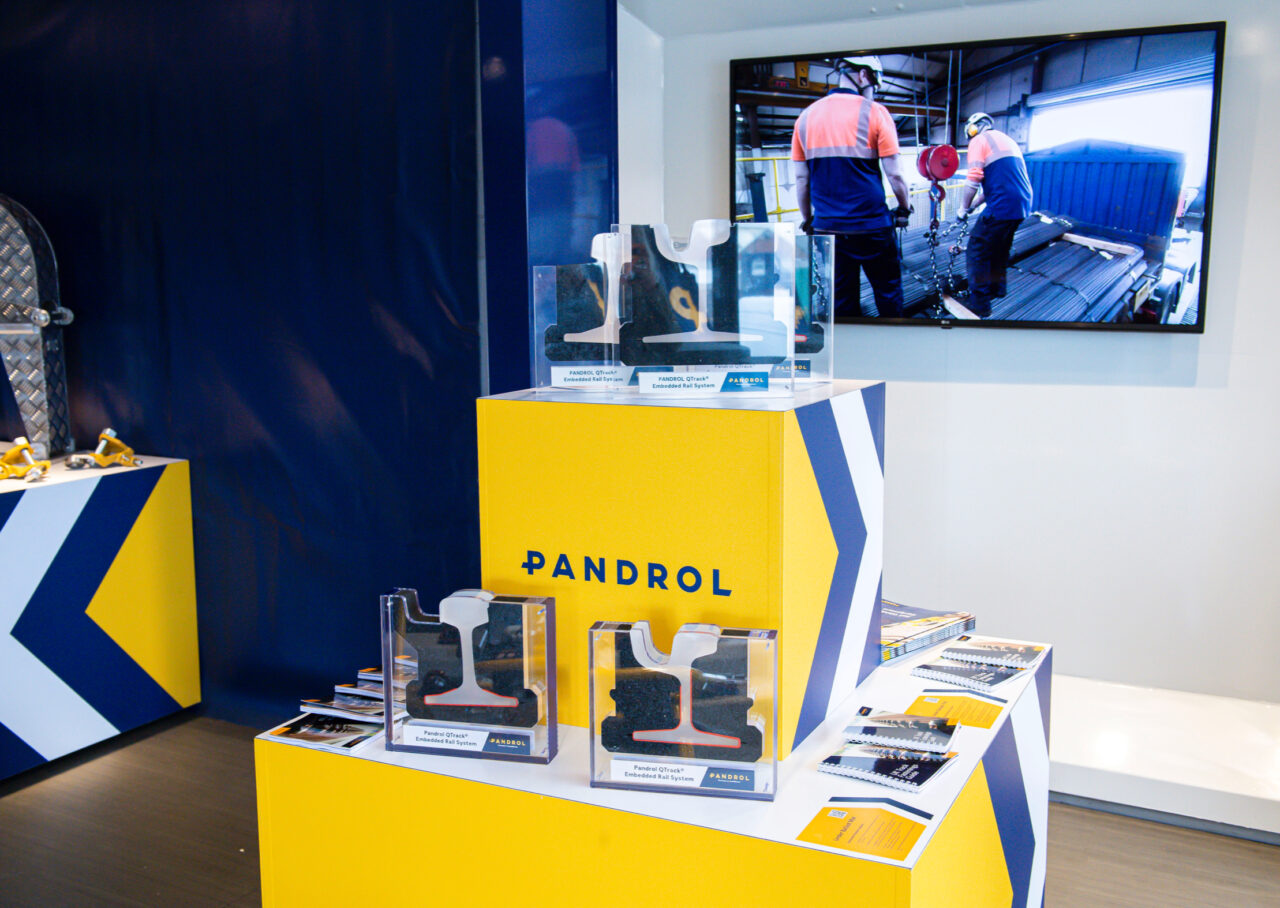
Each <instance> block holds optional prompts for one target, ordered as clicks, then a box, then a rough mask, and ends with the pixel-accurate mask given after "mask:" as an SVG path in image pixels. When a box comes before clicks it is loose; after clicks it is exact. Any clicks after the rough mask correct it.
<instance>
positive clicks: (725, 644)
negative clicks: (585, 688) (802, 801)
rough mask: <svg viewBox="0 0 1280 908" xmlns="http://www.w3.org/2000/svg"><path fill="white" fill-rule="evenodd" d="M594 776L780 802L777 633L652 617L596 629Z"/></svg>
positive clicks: (605, 784) (595, 781)
mask: <svg viewBox="0 0 1280 908" xmlns="http://www.w3.org/2000/svg"><path fill="white" fill-rule="evenodd" d="M589 651H590V654H591V674H590V678H591V784H592V785H593V786H595V787H597V788H634V789H639V790H649V791H670V792H677V793H682V794H702V795H719V796H721V797H734V798H752V799H756V800H766V801H767V800H773V796H774V794H775V793H776V792H777V789H778V760H777V753H778V747H777V725H778V722H777V720H778V710H777V698H776V696H775V687H776V678H777V673H778V646H777V632H776V631H760V630H743V629H738V628H726V629H723V630H722V629H720V628H719V627H716V626H715V625H714V624H686V625H684V626H683V627H681V628H680V629H679V630H678V631H676V634H675V637H674V639H673V640H672V644H671V653H670V654H664V653H661V652H659V651H658V650H657V648H656V647H655V646H654V643H653V634H652V633H651V632H650V629H649V622H647V621H637V622H635V623H634V624H619V623H616V622H609V621H599V622H596V623H595V624H594V625H593V626H592V628H591V641H590V645H589Z"/></svg>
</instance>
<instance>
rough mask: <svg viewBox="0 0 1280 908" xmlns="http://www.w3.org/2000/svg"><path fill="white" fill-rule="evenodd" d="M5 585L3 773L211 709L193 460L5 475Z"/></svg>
mask: <svg viewBox="0 0 1280 908" xmlns="http://www.w3.org/2000/svg"><path fill="white" fill-rule="evenodd" d="M0 447H3V445H0ZM0 577H3V578H4V581H3V583H4V592H3V593H0V686H2V687H3V689H4V691H5V693H3V694H0V779H3V778H6V777H8V776H11V775H14V774H15V773H18V772H21V771H23V770H26V769H30V768H32V767H34V766H38V765H40V764H43V763H45V762H47V761H50V760H55V759H57V758H58V757H62V756H65V755H66V754H69V753H72V752H74V751H77V750H80V749H82V748H85V747H88V746H89V745H91V744H96V743H97V742H99V741H103V740H105V739H107V738H110V737H113V736H115V735H118V734H121V733H122V732H126V731H129V730H131V729H134V728H137V727H138V726H140V725H144V724H146V723H148V722H153V721H155V720H156V719H159V718H161V717H163V716H167V715H170V714H172V713H176V712H178V711H179V710H182V709H185V708H186V707H188V706H192V705H194V704H196V703H199V702H200V658H199V639H198V631H197V627H196V577H195V558H194V553H193V549H192V537H191V471H190V465H189V464H188V463H187V462H186V461H185V460H174V459H171V458H167V457H155V456H152V455H150V454H148V455H146V456H145V458H144V463H143V465H142V466H139V467H113V468H110V469H98V468H96V467H95V468H91V469H87V470H69V469H67V467H66V465H65V459H62V458H55V459H54V461H53V465H52V469H51V470H50V471H49V472H48V474H47V475H46V476H45V478H43V479H41V480H39V481H37V482H24V481H22V480H17V479H7V480H0Z"/></svg>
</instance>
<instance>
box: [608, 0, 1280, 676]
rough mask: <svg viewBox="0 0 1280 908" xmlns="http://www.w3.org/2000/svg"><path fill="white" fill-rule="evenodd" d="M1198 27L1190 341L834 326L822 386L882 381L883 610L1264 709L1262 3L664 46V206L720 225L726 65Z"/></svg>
mask: <svg viewBox="0 0 1280 908" xmlns="http://www.w3.org/2000/svg"><path fill="white" fill-rule="evenodd" d="M744 2H747V0H744ZM1211 17H1221V18H1225V19H1227V20H1228V26H1227V57H1226V63H1225V73H1224V86H1223V95H1222V99H1223V100H1222V119H1221V133H1220V139H1219V147H1218V165H1217V180H1218V182H1217V187H1216V198H1215V200H1214V223H1213V250H1212V267H1211V269H1210V272H1209V296H1208V303H1207V309H1206V317H1207V331H1206V333H1205V334H1204V335H1203V336H1159V337H1157V336H1149V335H1141V334H1116V333H1092V332H1085V331H1033V330H996V329H989V330H963V329H961V330H943V329H939V328H902V327H887V326H841V327H840V328H839V329H838V330H837V333H836V338H835V340H836V343H837V345H838V346H837V362H838V372H839V374H840V376H841V377H846V378H885V379H888V380H889V381H890V385H889V398H888V403H889V412H888V417H887V419H888V425H887V453H886V483H887V485H886V515H887V516H886V546H885V585H884V592H885V595H886V596H887V597H889V598H893V599H901V600H902V601H904V602H908V603H914V604H918V605H922V606H925V607H933V608H942V607H947V608H965V609H970V610H972V611H974V612H976V613H977V614H978V616H979V629H980V630H985V631H987V632H990V633H998V634H1004V635H1009V636H1015V637H1024V638H1032V639H1042V640H1049V641H1052V642H1054V643H1056V644H1057V645H1058V647H1059V649H1058V656H1057V662H1056V664H1055V668H1056V669H1057V670H1058V671H1060V672H1064V673H1067V674H1073V675H1082V676H1086V677H1093V678H1098V679H1103V680H1109V681H1119V682H1126V683H1131V684H1139V685H1149V686H1155V687H1167V688H1174V689H1182V690H1194V691H1201V692H1206V693H1215V694H1222V695H1227V696H1239V697H1248V698H1254V699H1263V700H1271V701H1280V552H1277V548H1278V545H1277V544H1278V543H1280V355H1277V353H1278V351H1280V286H1278V284H1280V282H1278V281H1277V279H1276V275H1277V274H1280V249H1277V239H1280V233H1278V232H1277V230H1276V227H1275V226H1274V220H1273V219H1274V218H1276V217H1277V212H1280V197H1278V196H1280V193H1278V192H1277V186H1278V185H1280V180H1277V177H1276V174H1275V167H1276V165H1275V160H1276V156H1275V154H1274V149H1275V148H1277V147H1280V4H1275V3H1271V2H1259V0H1220V2H1217V3H1214V4H1212V5H1208V4H1204V3H1202V2H1198V0H1162V2H1159V3H1154V2H1142V3H1138V2H1135V3H1116V2H1114V0H1071V2H1069V3H1064V2H1061V0H1027V2H1022V3H1016V4H1012V3H1011V4H1004V5H1000V6H998V7H994V8H988V9H981V8H966V9H956V10H949V11H946V12H936V13H921V14H916V15H906V16H898V17H896V18H889V19H882V20H869V21H868V20H862V21H856V22H847V23H836V24H830V25H825V26H796V27H790V28H777V29H769V30H767V31H754V32H734V33H726V34H719V35H698V36H692V37H672V38H668V39H667V40H666V42H665V48H664V54H663V56H664V58H665V67H666V69H665V77H664V81H665V84H666V86H667V87H668V90H667V92H666V96H665V105H664V109H665V115H664V126H663V130H664V135H665V152H664V157H665V162H666V167H665V186H664V191H665V198H666V214H667V221H668V223H670V224H672V225H673V228H674V229H675V230H676V231H678V232H684V231H685V230H687V225H688V224H689V223H690V222H691V221H692V220H693V219H695V218H699V217H724V216H726V213H727V212H728V210H729V209H728V197H729V189H728V172H729V170H728V160H729V133H728V128H727V121H728V116H727V112H728V104H729V96H728V82H729V79H728V71H729V70H728V61H729V60H730V59H731V58H734V57H751V56H761V55H766V54H787V53H808V52H821V51H824V50H832V49H839V48H843V47H875V46H877V45H899V46H901V45H906V44H917V43H932V42H942V41H950V40H974V39H983V38H1006V37H1016V36H1019V35H1037V34H1054V33H1060V32H1067V31H1084V30H1096V29H1110V28H1124V27H1132V26H1146V25H1164V24H1171V23H1178V22H1196V21H1202V20H1204V19H1207V18H1211ZM630 115H631V111H626V110H624V120H625V118H627V117H629V116H630ZM627 132H629V128H626V127H624V134H626V133H627ZM630 178H631V177H630V174H629V172H628V171H625V170H624V171H623V173H622V185H623V186H624V187H626V185H627V182H628V180H629V179H630Z"/></svg>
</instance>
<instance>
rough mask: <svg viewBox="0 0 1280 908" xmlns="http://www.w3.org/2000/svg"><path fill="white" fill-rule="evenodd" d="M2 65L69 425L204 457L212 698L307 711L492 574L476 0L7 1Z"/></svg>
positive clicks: (12, 159)
mask: <svg viewBox="0 0 1280 908" xmlns="http://www.w3.org/2000/svg"><path fill="white" fill-rule="evenodd" d="M0 84H4V85H6V86H8V87H9V90H8V91H6V95H5V106H4V117H5V122H6V129H5V139H4V141H3V142H0V191H3V192H5V193H6V194H9V195H11V196H12V197H13V198H15V199H17V200H18V201H20V202H21V203H22V204H23V205H25V206H27V207H28V208H29V209H30V210H31V211H32V212H33V213H34V214H35V215H36V217H37V218H39V219H40V221H41V222H42V223H43V225H44V226H45V228H46V230H47V231H48V233H49V235H50V237H51V239H52V242H53V245H54V249H55V251H56V253H57V256H58V260H59V265H60V269H61V277H62V296H63V302H64V303H65V304H66V305H67V306H69V307H70V308H71V309H73V310H74V311H75V312H76V316H77V318H76V322H75V324H74V325H73V326H72V327H71V328H70V329H69V330H68V332H67V339H68V362H69V366H70V376H69V379H70V387H71V394H72V401H71V403H72V416H73V420H74V428H75V433H76V438H77V440H78V441H79V442H80V444H81V445H82V446H83V445H86V444H88V443H89V442H90V441H91V440H92V439H94V438H96V436H97V433H98V431H99V430H100V429H101V428H102V427H103V426H104V425H113V426H115V427H116V428H117V429H118V430H119V431H120V434H121V436H122V437H123V438H124V439H125V440H126V441H127V442H128V443H129V444H131V445H132V446H134V447H135V448H137V449H138V450H140V451H143V452H148V451H150V452H156V453H164V454H171V455H174V456H180V457H186V458H189V459H190V460H191V461H192V485H193V506H194V516H195V535H196V539H195V541H196V571H197V580H198V591H199V609H200V634H201V656H202V663H203V670H204V682H205V696H206V702H207V703H209V705H210V707H211V708H212V710H213V711H214V712H215V713H216V714H220V715H227V716H231V717H235V718H241V719H245V720H246V721H252V722H265V721H269V720H271V719H279V718H281V717H286V716H288V715H290V714H291V712H292V709H293V706H294V705H296V700H297V699H298V698H299V697H300V696H310V695H319V694H323V693H324V692H325V691H326V690H328V689H330V685H331V684H332V683H333V682H334V681H335V680H342V679H346V678H348V677H351V676H352V673H354V671H355V670H356V669H358V668H361V667H363V666H364V665H366V664H369V663H371V662H373V661H374V660H376V659H377V654H378V648H377V628H378V620H377V616H376V602H377V595H378V593H379V592H381V591H383V590H385V589H386V588H387V587H389V586H392V585H398V584H409V585H416V586H419V587H420V588H421V589H422V590H423V593H424V595H426V596H428V597H429V596H432V595H437V594H441V593H444V592H448V591H450V590H452V589H455V588H458V587H463V586H470V585H473V584H474V583H475V582H476V579H477V577H478V567H479V559H478V545H477V516H476V478H475V440H474V439H475V426H474V405H473V399H474V398H475V396H476V395H477V393H478V392H479V352H478V351H479V340H478V334H477V329H476V323H477V312H478V310H477V305H476V295H477V287H476V265H475V262H476V258H475V253H476V247H475V235H476V218H475V214H476V186H475V155H476V146H475V135H474V132H475V131H474V123H475V24H474V9H473V7H472V6H471V5H470V4H423V3H418V2H413V0H367V2H362V3H342V4H316V3H309V2H305V0H187V2H183V3H155V2H151V0H123V2H115V3H110V4H103V3H95V2H92V0H52V2H51V0H9V2H6V3H5V4H3V6H0Z"/></svg>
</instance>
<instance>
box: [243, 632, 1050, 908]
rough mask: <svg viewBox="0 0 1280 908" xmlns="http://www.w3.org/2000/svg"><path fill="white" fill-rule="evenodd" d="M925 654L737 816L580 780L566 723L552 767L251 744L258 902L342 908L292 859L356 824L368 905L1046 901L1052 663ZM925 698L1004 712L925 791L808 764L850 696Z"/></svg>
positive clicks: (690, 801) (584, 765) (909, 906)
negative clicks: (947, 662)
mask: <svg viewBox="0 0 1280 908" xmlns="http://www.w3.org/2000/svg"><path fill="white" fill-rule="evenodd" d="M936 652H937V650H933V651H930V654H931V655H936ZM925 658H927V657H926V656H925V655H924V654H921V655H920V656H912V657H906V658H904V659H902V660H900V662H895V663H891V664H890V665H887V666H885V667H883V668H882V669H880V670H878V671H877V672H875V673H874V674H873V675H872V676H871V677H870V678H869V679H868V680H867V681H866V682H864V683H863V684H862V685H860V686H859V688H858V690H857V693H856V694H855V697H854V698H853V700H851V701H850V702H849V703H846V704H844V705H843V706H841V707H840V708H839V710H838V711H837V712H836V713H835V714H833V715H832V716H831V718H830V719H829V720H828V721H826V722H825V723H823V724H822V725H820V726H819V727H818V728H817V729H815V730H814V732H813V733H812V734H811V735H810V736H809V737H808V739H806V740H805V742H804V743H803V744H802V745H800V747H798V748H796V750H795V751H793V752H792V754H791V756H790V757H788V758H787V759H786V760H785V761H783V763H782V765H781V768H780V772H779V788H778V796H777V799H776V800H774V801H772V802H763V801H759V802H734V803H733V804H732V806H731V807H729V806H726V805H725V804H724V803H722V802H719V801H710V800H708V799H706V798H698V797H688V796H680V795H658V794H652V793H647V792H637V791H617V790H613V789H602V788H591V787H590V786H589V785H588V775H589V766H588V756H587V734H586V731H585V730H584V729H581V728H576V727H572V726H569V727H563V726H562V728H561V732H562V734H563V740H562V742H561V749H560V753H559V755H558V756H557V757H556V759H555V760H554V761H552V763H551V764H550V765H548V766H539V767H533V768H530V767H528V766H520V765H517V764H495V763H492V762H488V761H480V760H458V759H456V758H450V757H436V756H428V755H425V754H401V753H394V754H389V753H387V752H386V750H385V749H384V748H383V746H382V742H381V740H378V739H375V740H374V741H372V742H370V743H369V745H367V747H366V749H364V750H362V751H361V752H359V753H358V754H355V755H350V754H335V753H325V752H320V751H317V750H312V749H308V748H306V747H304V746H301V745H298V744H292V743H285V742H284V741H282V740H281V739H279V738H270V737H268V736H260V737H259V739H258V740H257V741H256V742H255V759H256V762H257V779H258V830H259V845H260V854H261V866H262V895H263V902H264V904H265V905H266V906H268V908H276V906H293V905H299V906H302V905H337V904H339V903H341V902H344V901H349V897H348V895H347V894H346V891H345V890H344V891H343V892H341V893H339V892H335V891H334V889H333V888H332V887H333V880H332V876H331V875H326V874H315V873H305V872H299V868H303V867H307V866H308V861H312V860H313V859H314V856H315V855H316V854H324V853H329V852H332V850H333V846H334V843H335V842H345V841H349V840H350V838H351V835H352V830H353V829H356V830H359V833H358V834H359V837H360V842H361V847H362V848H363V849H365V850H366V851H368V853H370V854H379V855H384V856H386V861H385V862H384V863H385V867H384V868H383V870H382V871H381V872H379V873H372V874H367V875H366V876H364V877H362V878H361V881H360V882H361V889H360V893H361V898H363V899H364V900H365V901H367V902H370V903H372V904H389V903H395V902H401V901H404V900H405V899H409V900H411V901H412V900H413V899H415V898H416V899H418V900H427V901H430V902H431V903H433V904H437V903H438V904H467V905H474V906H477V908H482V906H491V905H492V906H498V905H503V906H506V905H510V904H511V903H512V902H513V901H515V902H521V903H525V904H532V905H597V904H609V905H618V906H633V905H634V906H653V905H699V906H708V908H715V906H732V908H743V906H755V905H767V906H781V905H794V904H805V905H828V904H829V905H858V906H867V908H939V906H946V908H1040V906H1042V905H1043V902H1044V882H1045V873H1044V872H1045V856H1046V841H1045V840H1046V835H1047V817H1048V798H1049V791H1048V781H1049V775H1048V769H1049V752H1048V746H1047V741H1048V725H1047V721H1048V720H1047V717H1048V706H1049V687H1050V685H1049V679H1050V672H1051V670H1052V662H1051V659H1052V654H1051V652H1050V653H1048V654H1046V655H1045V656H1044V657H1043V658H1042V659H1041V661H1040V662H1039V663H1038V664H1037V666H1036V667H1035V668H1034V669H1033V670H1028V672H1027V673H1026V674H1025V675H1023V676H1021V677H1019V678H1016V679H1013V680H1011V681H1008V682H1005V683H1004V684H1003V685H1001V689H1000V690H999V693H998V694H971V693H969V692H967V691H963V690H957V689H951V688H942V687H939V685H938V684H937V683H936V682H931V681H923V680H920V679H916V678H913V677H911V675H910V669H911V668H912V667H913V666H914V665H915V664H917V663H918V662H919V661H921V660H922V659H925ZM917 698H924V699H932V700H938V701H940V702H941V703H942V704H943V708H944V709H951V708H963V707H964V706H965V700H966V699H976V700H981V701H983V702H985V703H987V704H990V705H991V706H992V707H993V709H994V710H995V715H994V717H993V722H992V724H991V726H990V727H989V728H981V727H978V726H973V727H962V728H960V729H959V730H958V731H957V732H956V735H955V737H954V738H953V739H952V749H953V750H954V751H955V752H956V756H955V757H954V758H953V759H952V761H951V763H950V764H949V765H948V766H947V767H946V769H945V770H944V771H942V772H941V773H939V774H938V775H937V776H935V777H934V778H933V779H931V780H930V781H929V783H928V784H927V785H926V786H925V787H924V788H922V789H921V790H920V791H916V792H897V791H894V790H892V789H889V788H885V787H883V786H880V785H876V784H875V783H872V782H866V781H861V780H857V779H849V778H842V777H838V776H831V775H827V774H825V773H821V772H818V771H817V769H816V766H817V764H818V762H819V761H820V760H821V759H822V757H823V756H825V755H826V754H827V753H830V752H831V751H832V750H834V749H835V747H836V746H838V743H839V741H840V730H841V729H842V728H843V726H844V725H845V724H846V722H847V721H848V720H849V719H851V718H852V716H853V714H855V713H856V711H857V708H858V705H859V704H861V703H863V702H866V703H869V704H874V705H876V706H879V707H882V708H885V709H889V710H898V709H901V708H902V707H903V706H904V705H905V704H908V703H911V702H913V701H915V700H916V699H917ZM318 792H321V793H323V796H322V797H319V798H318V797H317V793H318ZM422 805H429V806H427V807H423V806H422ZM436 866H439V867H440V868H444V869H443V870H442V871H441V872H438V873H437V872H431V871H430V870H429V869H426V870H425V872H424V868H428V867H436Z"/></svg>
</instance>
